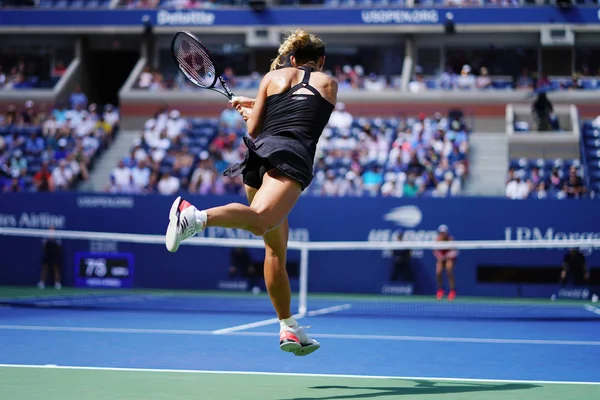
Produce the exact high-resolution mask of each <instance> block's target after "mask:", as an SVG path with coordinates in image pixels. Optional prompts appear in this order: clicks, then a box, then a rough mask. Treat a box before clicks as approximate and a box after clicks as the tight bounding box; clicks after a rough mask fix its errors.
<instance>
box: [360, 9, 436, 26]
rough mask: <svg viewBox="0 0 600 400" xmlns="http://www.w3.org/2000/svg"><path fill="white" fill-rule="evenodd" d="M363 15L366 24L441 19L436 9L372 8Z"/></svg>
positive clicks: (426, 22)
mask: <svg viewBox="0 0 600 400" xmlns="http://www.w3.org/2000/svg"><path fill="white" fill-rule="evenodd" d="M361 16H362V21H363V22H364V23H365V24H437V23H438V22H439V20H440V16H439V13H438V12H437V11H436V10H411V11H406V10H370V11H363V12H362V14H361Z"/></svg>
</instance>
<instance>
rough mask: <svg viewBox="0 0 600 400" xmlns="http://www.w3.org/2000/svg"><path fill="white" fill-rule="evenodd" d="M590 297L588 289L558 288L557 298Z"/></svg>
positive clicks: (579, 298)
mask: <svg viewBox="0 0 600 400" xmlns="http://www.w3.org/2000/svg"><path fill="white" fill-rule="evenodd" d="M589 297H590V291H589V290H588V289H565V288H563V289H560V290H559V291H558V298H559V299H561V298H562V299H576V300H587V299H588V298H589Z"/></svg>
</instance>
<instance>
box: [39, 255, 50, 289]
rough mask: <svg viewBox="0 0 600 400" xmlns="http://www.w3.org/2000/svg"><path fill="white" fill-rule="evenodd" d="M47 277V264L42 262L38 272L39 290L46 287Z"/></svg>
mask: <svg viewBox="0 0 600 400" xmlns="http://www.w3.org/2000/svg"><path fill="white" fill-rule="evenodd" d="M47 276H48V263H47V262H46V261H44V262H42V270H41V271H40V281H39V282H38V284H37V286H38V288H40V289H44V288H45V287H46V278H47Z"/></svg>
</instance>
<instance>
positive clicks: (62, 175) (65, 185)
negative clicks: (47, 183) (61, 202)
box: [52, 159, 73, 190]
mask: <svg viewBox="0 0 600 400" xmlns="http://www.w3.org/2000/svg"><path fill="white" fill-rule="evenodd" d="M72 179H73V173H72V172H71V170H70V169H69V168H68V167H67V160H65V159H61V160H60V161H59V163H58V167H56V168H54V170H53V171H52V182H54V187H55V188H56V190H68V189H69V188H70V186H71V182H72Z"/></svg>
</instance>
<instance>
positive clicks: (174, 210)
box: [165, 196, 204, 253]
mask: <svg viewBox="0 0 600 400" xmlns="http://www.w3.org/2000/svg"><path fill="white" fill-rule="evenodd" d="M197 225H198V224H197V222H196V207H194V206H193V205H191V204H190V203H189V202H187V201H185V200H184V199H182V198H181V196H179V197H177V198H176V199H175V201H174V202H173V205H172V206H171V212H170V213H169V226H168V227H167V235H166V237H165V245H166V246H167V250H169V251H170V252H171V253H175V252H176V251H177V249H178V248H179V244H180V243H181V242H182V241H184V240H185V239H188V238H191V237H192V236H194V235H195V234H196V233H197V231H198V230H197V228H198V227H197ZM203 228H204V227H200V230H202V229H203Z"/></svg>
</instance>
